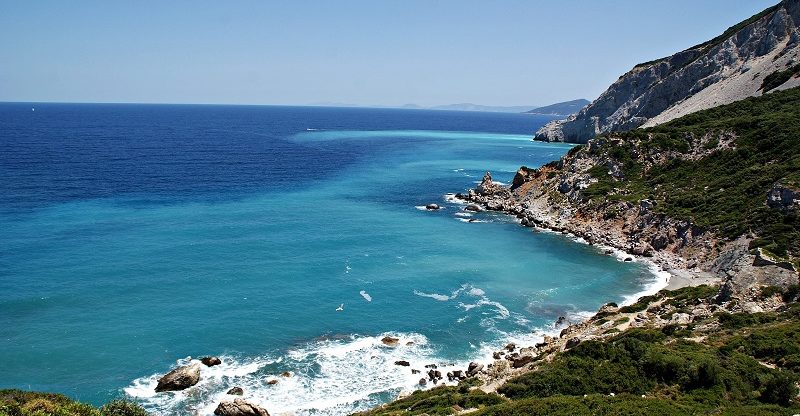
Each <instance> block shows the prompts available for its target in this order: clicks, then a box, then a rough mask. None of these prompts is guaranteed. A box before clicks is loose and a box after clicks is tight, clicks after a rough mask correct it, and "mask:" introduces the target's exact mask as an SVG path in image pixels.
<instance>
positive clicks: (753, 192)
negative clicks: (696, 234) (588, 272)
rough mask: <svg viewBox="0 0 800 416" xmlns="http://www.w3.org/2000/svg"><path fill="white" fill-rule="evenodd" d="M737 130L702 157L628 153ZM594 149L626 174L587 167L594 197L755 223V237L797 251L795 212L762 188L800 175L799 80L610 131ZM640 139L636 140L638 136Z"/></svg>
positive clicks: (711, 220) (709, 222) (717, 224)
mask: <svg viewBox="0 0 800 416" xmlns="http://www.w3.org/2000/svg"><path fill="white" fill-rule="evenodd" d="M723 133H724V134H730V133H732V134H733V135H735V139H734V140H733V143H732V146H729V147H725V148H719V149H717V150H713V151H711V153H710V154H708V155H707V156H704V157H702V158H700V159H694V160H693V159H691V158H680V157H676V158H671V159H669V160H667V161H666V162H664V163H661V164H655V165H653V166H652V167H650V168H649V169H642V166H641V164H639V163H637V162H636V161H635V160H634V159H633V158H632V155H633V154H634V150H636V149H634V146H640V148H639V149H638V151H643V150H644V151H646V150H650V149H657V150H658V149H660V150H671V151H675V152H678V153H684V152H686V151H687V150H688V149H689V148H690V145H692V143H694V142H695V141H699V140H701V138H702V137H704V136H706V135H707V134H709V135H711V136H712V137H714V136H716V137H715V138H712V139H711V142H709V143H705V147H706V149H707V150H708V149H710V147H709V146H710V144H711V143H714V146H716V144H717V143H718V136H719V135H721V134H723ZM606 139H607V140H606V144H604V145H602V146H599V147H595V148H594V149H593V152H592V153H593V154H604V155H607V156H608V157H610V158H611V159H613V160H615V161H617V162H619V163H620V166H621V169H622V173H623V175H624V180H617V179H614V178H612V177H611V176H610V175H608V172H607V170H606V169H605V167H602V168H595V169H592V170H591V171H590V173H591V174H592V175H593V176H594V177H596V178H597V179H598V182H597V183H595V184H593V185H591V186H590V187H589V188H588V189H586V190H585V193H584V196H585V197H586V198H589V199H592V200H608V201H614V200H627V201H633V202H636V201H637V200H638V199H642V198H651V199H654V200H655V201H656V202H657V203H656V207H655V209H656V211H657V212H661V213H664V214H666V215H668V216H670V217H673V218H677V219H686V220H690V221H692V222H693V223H695V224H696V225H698V226H700V227H702V228H706V229H713V230H715V232H717V233H718V234H719V235H721V236H723V237H728V238H734V237H737V236H739V235H742V234H745V233H748V232H750V231H753V232H755V233H756V234H757V236H758V238H757V239H755V240H754V243H753V245H754V246H757V247H764V248H766V249H768V250H769V251H770V252H773V253H776V254H777V255H779V256H785V255H786V254H788V253H792V254H794V255H798V254H800V215H798V213H797V212H795V211H785V210H781V209H775V208H769V207H768V206H767V205H766V198H767V192H768V191H769V190H770V189H771V188H772V187H773V186H774V185H775V184H776V183H779V182H786V183H797V182H798V181H800V88H793V89H790V90H786V91H777V92H774V93H770V94H767V95H764V96H761V97H753V98H748V99H745V100H742V101H739V102H736V103H733V104H729V105H725V106H720V107H716V108H712V109H709V110H704V111H699V112H696V113H692V114H689V115H686V116H684V117H681V118H679V119H676V120H673V121H671V122H669V123H666V124H663V125H660V126H657V127H652V128H648V129H636V130H633V131H629V132H624V133H613V134H611V135H609V136H607V137H606ZM635 143H639V144H635Z"/></svg>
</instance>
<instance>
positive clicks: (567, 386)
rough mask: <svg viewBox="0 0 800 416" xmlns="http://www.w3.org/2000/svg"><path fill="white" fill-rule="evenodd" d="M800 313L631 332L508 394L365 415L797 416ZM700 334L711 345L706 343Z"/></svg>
mask: <svg viewBox="0 0 800 416" xmlns="http://www.w3.org/2000/svg"><path fill="white" fill-rule="evenodd" d="M715 293H716V289H715V288H713V287H709V286H699V287H694V288H685V289H680V290H678V291H662V292H660V293H659V294H658V299H661V300H663V303H664V304H669V305H672V306H675V307H678V308H681V307H688V306H691V305H694V304H696V303H698V302H699V300H698V299H705V300H708V299H711V298H713V296H714V294H715ZM798 317H800V305H798V304H796V303H792V304H789V305H788V306H787V307H785V308H783V310H781V311H780V312H778V313H758V314H745V313H737V314H718V315H715V316H713V317H709V318H707V320H706V321H704V322H703V323H704V324H707V325H706V326H707V328H706V329H703V330H702V331H703V332H697V331H698V330H695V329H690V328H685V329H679V328H678V326H674V325H673V326H668V327H665V328H663V329H662V330H660V331H659V330H652V329H642V328H634V329H628V330H626V331H624V332H620V333H618V334H616V335H614V336H613V337H611V338H610V339H608V340H606V341H595V340H589V341H584V342H582V343H581V344H579V345H577V346H576V347H574V348H572V349H570V350H568V351H565V352H562V353H559V354H557V355H556V357H555V359H553V360H552V361H551V362H541V363H540V364H539V367H538V369H537V370H536V371H532V372H528V373H526V374H523V375H522V376H519V377H517V378H514V379H512V380H509V381H508V382H507V383H506V384H504V385H503V386H501V387H500V388H499V390H498V393H500V395H494V394H485V393H482V392H480V391H479V390H474V389H472V390H471V389H470V388H469V387H468V386H467V385H461V386H459V387H438V388H435V389H432V390H429V391H424V392H417V393H414V394H412V395H411V396H409V397H406V398H404V399H401V400H398V401H395V402H393V403H391V404H390V405H389V406H387V407H384V408H380V409H375V410H372V411H370V412H367V413H365V414H366V415H374V416H378V415H398V414H423V413H427V414H430V415H434V414H454V413H456V412H457V411H459V410H461V409H467V408H476V409H478V410H477V411H476V412H475V413H471V414H474V415H480V416H484V415H504V416H506V415H644V414H647V415H701V414H703V415H787V414H788V415H790V414H795V413H798V412H800V402H798V399H797V393H798V389H797V385H796V383H797V381H798V380H800V321H798ZM731 323H734V324H731ZM709 328H710V329H709ZM709 331H710V332H709ZM699 335H703V336H704V337H702V338H703V339H705V340H706V341H704V342H696V341H695V339H698V338H696V337H698V336H699ZM687 338H690V339H687ZM406 412H408V413H406Z"/></svg>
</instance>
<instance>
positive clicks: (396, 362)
mask: <svg viewBox="0 0 800 416" xmlns="http://www.w3.org/2000/svg"><path fill="white" fill-rule="evenodd" d="M394 365H401V366H403V367H408V366H410V365H411V363H409V362H408V361H406V360H399V361H395V362H394Z"/></svg>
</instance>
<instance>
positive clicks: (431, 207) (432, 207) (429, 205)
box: [425, 204, 441, 211]
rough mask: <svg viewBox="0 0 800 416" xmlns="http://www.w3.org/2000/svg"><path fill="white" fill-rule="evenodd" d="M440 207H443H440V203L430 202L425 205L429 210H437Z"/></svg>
mask: <svg viewBox="0 0 800 416" xmlns="http://www.w3.org/2000/svg"><path fill="white" fill-rule="evenodd" d="M439 208H441V207H440V206H439V205H437V204H428V205H425V209H427V210H429V211H436V210H437V209H439Z"/></svg>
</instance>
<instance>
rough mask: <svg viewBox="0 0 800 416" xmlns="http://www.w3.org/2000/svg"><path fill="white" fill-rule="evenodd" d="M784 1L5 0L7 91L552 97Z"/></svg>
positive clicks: (144, 98) (54, 96)
mask: <svg viewBox="0 0 800 416" xmlns="http://www.w3.org/2000/svg"><path fill="white" fill-rule="evenodd" d="M777 2H778V0H766V1H764V0H749V1H738V0H736V1H731V0H670V1H654V0H603V1H593V0H586V1H555V0H549V1H533V0H521V1H469V0H435V1H433V0H397V1H381V0H364V1H360V0H358V1H356V0H354V1H348V0H344V1H328V0H324V1H323V0H320V1H302V0H297V1H280V2H279V1H162V0H153V1H148V0H143V1H127V2H126V1H118V0H103V1H44V0H43V1H36V0H13V1H11V0H0V101H67V102H163V103H242V104H309V103H315V102H345V103H357V104H381V105H397V104H404V103H416V104H421V105H435V104H448V103H461V102H472V103H478V104H487V105H528V104H533V105H545V104H549V103H552V102H556V101H563V100H569V99H574V98H588V99H590V100H591V99H594V98H596V97H597V96H598V95H599V94H600V93H601V92H602V91H603V90H605V88H606V87H607V86H608V85H609V84H610V83H612V82H613V81H614V80H616V79H617V77H619V76H620V75H621V74H623V73H624V72H626V71H628V70H629V69H630V68H631V67H633V65H635V64H636V63H638V62H643V61H647V60H651V59H654V58H659V57H662V56H666V55H670V54H672V53H674V52H677V51H679V50H681V49H685V48H687V47H689V46H692V45H695V44H697V43H700V42H702V41H705V40H708V39H710V38H712V37H714V36H716V35H718V34H720V33H721V32H722V31H724V30H725V29H726V28H727V27H729V26H731V25H733V24H735V23H737V22H739V21H741V20H743V19H745V18H747V17H749V16H751V15H753V14H755V13H757V12H759V11H761V10H763V9H765V8H766V7H769V6H771V5H773V4H775V3H777Z"/></svg>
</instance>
